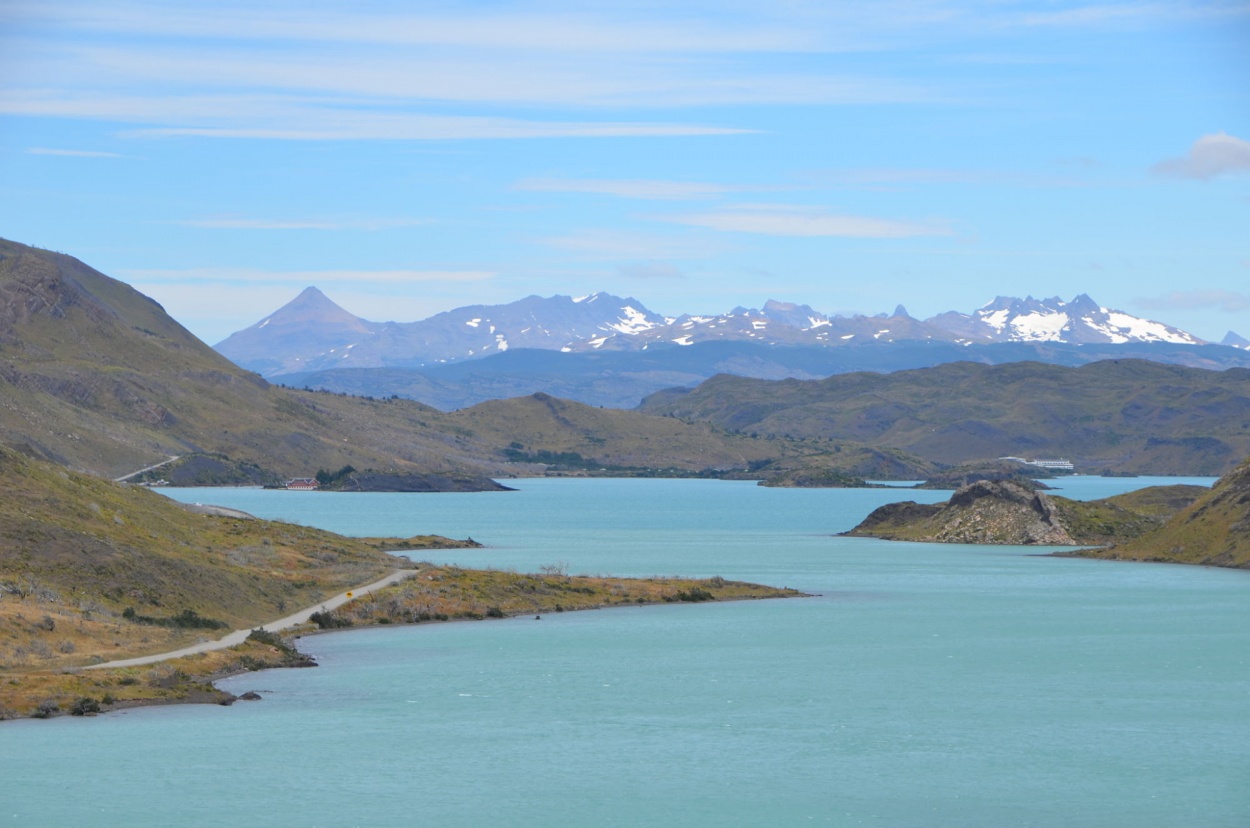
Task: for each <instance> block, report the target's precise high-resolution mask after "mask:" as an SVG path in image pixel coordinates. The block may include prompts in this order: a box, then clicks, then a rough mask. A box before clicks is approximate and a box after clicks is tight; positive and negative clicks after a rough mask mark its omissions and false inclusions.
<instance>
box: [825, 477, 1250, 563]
mask: <svg viewBox="0 0 1250 828" xmlns="http://www.w3.org/2000/svg"><path fill="white" fill-rule="evenodd" d="M843 534H844V535H849V536H859V537H873V538H882V539H885V540H902V541H922V542H927V543H984V544H1004V545H1006V544H1011V545H1055V546H1087V547H1094V548H1086V549H1080V550H1075V551H1066V552H1057V553H1054V554H1056V555H1061V556H1079V557H1089V558H1106V559H1110V560H1128V561H1150V562H1158V563H1187V564H1200V565H1204V566H1224V567H1234V568H1241V569H1246V568H1250V460H1248V461H1246V462H1243V463H1242V464H1241V465H1240V466H1238V467H1237V468H1236V469H1235V470H1234V471H1232V472H1230V473H1229V474H1227V475H1225V476H1224V477H1222V478H1221V479H1220V480H1219V481H1217V482H1216V484H1215V485H1214V486H1213V487H1212V488H1210V489H1208V488H1206V487H1204V486H1187V485H1173V486H1150V487H1147V488H1144V489H1139V490H1137V491H1133V492H1127V493H1125V494H1122V495H1116V496H1115V497H1108V498H1104V499H1101V500H1089V501H1079V500H1070V499H1068V498H1065V497H1060V496H1057V495H1047V494H1046V493H1044V492H1041V491H1038V490H1037V489H1036V488H1034V487H1032V486H1029V485H1027V484H1026V483H1022V482H1019V481H1013V480H997V481H987V480H982V481H978V482H976V483H972V484H970V485H967V486H964V487H962V488H960V489H959V490H957V491H956V492H955V493H954V494H953V495H952V496H951V498H950V500H949V501H947V502H946V503H939V504H924V503H916V502H914V501H905V502H901V503H890V504H887V505H885V506H881V507H880V508H878V509H876V510H874V511H873V512H872V513H871V514H869V515H868V517H866V518H865V519H864V520H863V521H862V522H861V523H860V524H859V525H858V526H856V527H855V528H854V529H851V530H850V531H848V532H845V533H843Z"/></svg>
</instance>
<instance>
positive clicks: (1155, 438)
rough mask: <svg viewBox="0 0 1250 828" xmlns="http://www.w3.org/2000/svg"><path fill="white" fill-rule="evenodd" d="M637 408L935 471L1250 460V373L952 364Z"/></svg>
mask: <svg viewBox="0 0 1250 828" xmlns="http://www.w3.org/2000/svg"><path fill="white" fill-rule="evenodd" d="M640 410H642V411H646V412H650V413H653V414H664V415H669V416H674V417H678V418H680V419H682V420H685V421H688V422H706V423H710V424H712V425H715V426H717V427H719V428H723V429H727V430H732V431H736V432H739V433H744V434H749V435H762V436H767V435H778V436H789V437H806V438H828V439H833V440H846V441H854V442H857V443H862V444H867V445H872V446H878V447H891V448H897V449H902V450H904V451H907V452H911V453H913V454H917V455H919V456H921V457H924V458H926V459H928V460H931V461H935V462H938V463H946V464H958V463H965V462H969V461H975V460H984V459H988V458H995V457H1000V456H1009V455H1010V456H1024V457H1066V458H1068V459H1070V460H1072V461H1073V462H1074V463H1076V464H1077V470H1078V471H1081V472H1084V473H1097V472H1100V471H1115V472H1131V473H1138V474H1223V473H1224V472H1226V471H1228V470H1229V469H1230V468H1231V467H1232V466H1233V465H1234V464H1235V463H1236V458H1238V457H1244V456H1246V455H1247V454H1250V370H1247V369H1242V368H1233V369H1229V370H1226V371H1205V370H1202V369H1197V368H1184V367H1181V366H1176V365H1161V364H1156V363H1152V362H1144V361H1139V360H1111V361H1106V362H1095V363H1090V364H1088V365H1083V366H1081V367H1078V368H1065V367H1061V366H1055V365H1043V364H1040V363H1034V362H1022V363H1012V364H1007V365H980V364H973V363H967V362H964V363H953V364H948V365H940V366H936V367H933V368H923V369H919V370H914V371H900V372H897V373H893V374H870V373H858V374H843V375H838V376H833V377H829V378H828V379H824V380H816V381H804V380H781V381H768V380H754V379H745V378H741V377H732V376H726V375H722V376H717V377H714V378H712V379H710V380H708V381H707V382H705V383H703V384H702V385H700V386H698V387H697V388H694V389H693V390H685V389H673V390H670V391H664V392H661V393H659V394H655V395H652V396H651V397H649V398H647V400H645V401H644V402H643V405H642V406H641V408H640Z"/></svg>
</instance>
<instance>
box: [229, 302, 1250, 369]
mask: <svg viewBox="0 0 1250 828" xmlns="http://www.w3.org/2000/svg"><path fill="white" fill-rule="evenodd" d="M1235 336H1236V335H1235V334H1231V333H1230V337H1235ZM723 341H738V342H755V343H761V344H768V345H787V346H821V347H834V346H847V345H859V344H862V343H866V342H867V343H890V342H900V341H923V342H950V343H954V344H957V345H971V344H974V343H977V344H987V343H1000V342H1050V343H1064V344H1071V345H1092V344H1098V345H1107V344H1113V345H1121V344H1127V343H1168V344H1173V345H1204V344H1207V343H1205V342H1204V341H1203V340H1201V339H1199V338H1198V337H1196V336H1194V335H1193V334H1190V333H1187V332H1185V331H1182V330H1180V329H1178V328H1174V327H1171V326H1169V325H1165V324H1163V323H1161V322H1154V321H1152V320H1148V319H1142V318H1140V317H1136V316H1132V315H1130V314H1127V313H1124V312H1123V311H1118V310H1112V309H1109V308H1105V307H1103V306H1101V305H1099V304H1098V303H1097V302H1095V301H1094V300H1093V299H1091V298H1089V297H1088V296H1086V295H1084V294H1082V295H1080V296H1077V297H1076V298H1075V299H1073V300H1072V301H1070V302H1065V301H1064V300H1062V299H1060V298H1058V297H1054V298H1051V299H1034V298H1033V297H1031V296H1030V297H1027V298H1025V299H1015V298H1012V297H1004V296H1000V297H998V298H996V299H995V300H994V301H993V302H990V303H989V304H987V305H985V306H984V307H982V308H980V309H978V310H976V311H974V312H973V313H971V314H965V313H957V312H955V311H949V312H947V313H942V314H938V315H937V316H934V317H932V318H930V319H926V320H923V321H922V320H919V319H914V318H912V317H911V316H910V315H909V314H908V313H907V310H906V309H905V308H904V307H903V306H902V305H899V306H898V307H897V308H895V310H894V312H893V313H892V314H880V315H878V316H863V315H855V316H849V317H848V316H828V315H826V314H823V313H821V312H819V311H816V310H814V309H813V308H811V307H810V306H808V305H798V304H793V303H789V302H778V301H774V300H770V301H768V302H767V303H765V304H764V306H763V308H759V309H755V308H743V307H737V308H734V309H733V310H731V311H729V312H728V313H723V314H719V315H714V316H697V315H690V314H683V315H682V316H678V317H665V316H661V315H660V314H657V313H655V312H653V311H651V310H648V309H647V308H646V307H645V306H644V305H643V304H642V303H641V302H639V301H638V300H637V299H634V298H621V297H619V296H613V295H611V294H608V293H593V294H590V295H589V296H581V297H569V296H551V297H548V298H541V297H538V296H528V297H526V298H524V299H520V300H518V301H516V302H511V303H508V304H504V305H470V306H468V307H463V308H456V309H455V310H450V311H445V312H443V313H439V314H436V315H434V316H431V317H430V318H429V319H425V320H421V321H419V322H371V321H369V320H366V319H361V318H360V317H357V316H353V315H352V314H350V313H348V312H347V311H346V310H344V309H343V308H341V307H339V306H338V305H336V304H335V303H334V302H333V301H331V300H330V299H329V298H328V297H327V296H326V295H325V294H324V293H322V292H321V291H320V290H318V289H317V288H315V287H308V288H305V289H304V291H303V292H302V293H300V294H299V295H298V296H297V297H296V298H295V299H294V300H292V301H291V302H290V303H288V304H287V305H284V306H283V307H281V308H279V309H278V310H276V311H274V312H273V313H272V314H270V315H269V316H267V317H265V318H264V319H262V320H260V321H259V322H257V323H256V324H255V325H252V326H251V327H249V328H245V329H243V330H241V331H238V332H236V333H234V334H231V335H230V336H229V337H227V338H226V339H225V340H223V341H221V342H219V343H217V345H216V346H215V347H216V349H217V350H218V351H219V352H220V353H222V354H224V355H225V356H227V357H229V358H230V359H231V360H233V361H234V362H235V363H237V364H239V365H241V366H243V367H244V368H248V369H250V370H253V371H256V372H257V373H259V374H262V375H264V376H266V377H275V376H281V375H283V374H292V373H299V372H307V371H317V370H327V369H339V368H378V367H406V368H426V367H429V366H435V365H445V364H448V363H453V362H460V361H464V360H470V359H481V358H483V357H487V356H491V355H494V354H499V353H502V352H505V351H508V350H511V349H517V348H537V349H543V350H556V351H562V352H565V353H568V352H584V351H599V350H607V351H613V350H621V351H642V350H647V349H649V348H650V347H652V346H655V345H660V344H673V345H679V346H690V345H694V344H696V343H704V342H723Z"/></svg>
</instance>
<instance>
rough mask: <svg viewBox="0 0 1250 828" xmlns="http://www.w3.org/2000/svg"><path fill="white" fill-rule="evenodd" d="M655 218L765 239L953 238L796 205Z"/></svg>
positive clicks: (937, 227)
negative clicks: (761, 236)
mask: <svg viewBox="0 0 1250 828" xmlns="http://www.w3.org/2000/svg"><path fill="white" fill-rule="evenodd" d="M655 218H657V219H659V220H661V221H669V222H674V223H676V224H687V225H692V226H695V227H706V228H709V229H711V230H718V231H721V232H728V233H754V234H759V235H767V236H811V237H817V236H840V237H847V238H865V239H901V238H910V237H913V236H951V235H954V232H953V231H952V230H951V229H950V228H949V227H947V226H945V225H944V224H939V223H934V222H912V221H898V220H894V219H881V218H870V217H866V216H852V215H845V214H841V213H830V212H825V211H823V210H819V209H815V208H811V207H804V206H797V205H773V204H765V205H740V206H738V207H733V208H728V209H724V210H716V211H709V212H702V213H684V214H673V215H667V216H655Z"/></svg>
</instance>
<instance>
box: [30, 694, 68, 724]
mask: <svg viewBox="0 0 1250 828" xmlns="http://www.w3.org/2000/svg"><path fill="white" fill-rule="evenodd" d="M59 712H61V706H60V705H59V704H57V703H56V702H54V701H52V699H48V700H47V701H41V702H39V706H38V707H36V708H35V711H34V712H33V713H31V714H30V715H31V716H33V717H34V718H36V719H47V718H49V717H50V716H53V715H54V714H56V713H59Z"/></svg>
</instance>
